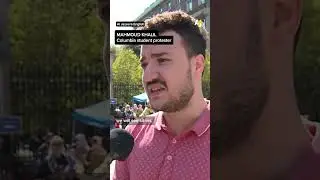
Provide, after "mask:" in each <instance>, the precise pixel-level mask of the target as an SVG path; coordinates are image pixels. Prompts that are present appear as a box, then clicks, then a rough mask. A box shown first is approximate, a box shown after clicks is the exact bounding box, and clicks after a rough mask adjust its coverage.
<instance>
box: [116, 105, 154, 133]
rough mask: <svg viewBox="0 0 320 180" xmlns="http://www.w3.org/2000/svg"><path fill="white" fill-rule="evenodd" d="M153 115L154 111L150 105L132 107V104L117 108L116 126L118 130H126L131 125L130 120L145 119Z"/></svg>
mask: <svg viewBox="0 0 320 180" xmlns="http://www.w3.org/2000/svg"><path fill="white" fill-rule="evenodd" d="M153 113H154V110H153V109H152V108H151V106H150V104H149V103H147V104H146V105H145V106H144V105H142V104H132V106H130V104H125V105H124V106H117V107H116V108H115V119H116V122H115V123H116V125H115V126H116V128H119V127H121V128H125V127H126V126H127V125H128V124H129V123H130V120H133V119H136V118H143V117H146V116H148V115H150V114H153Z"/></svg>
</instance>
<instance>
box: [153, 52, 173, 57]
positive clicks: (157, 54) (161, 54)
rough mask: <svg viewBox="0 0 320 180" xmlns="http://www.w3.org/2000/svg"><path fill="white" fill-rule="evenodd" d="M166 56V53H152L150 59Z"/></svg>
mask: <svg viewBox="0 0 320 180" xmlns="http://www.w3.org/2000/svg"><path fill="white" fill-rule="evenodd" d="M168 54H169V53H167V52H161V53H153V54H151V57H152V58H155V57H160V56H163V55H168Z"/></svg>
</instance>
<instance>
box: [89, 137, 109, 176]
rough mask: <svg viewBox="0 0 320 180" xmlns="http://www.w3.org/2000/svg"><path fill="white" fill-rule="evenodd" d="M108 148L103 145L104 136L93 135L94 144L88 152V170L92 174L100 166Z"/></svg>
mask: <svg viewBox="0 0 320 180" xmlns="http://www.w3.org/2000/svg"><path fill="white" fill-rule="evenodd" d="M106 154H107V152H106V150H105V149H104V148H103V146H102V137H100V136H93V137H92V145H91V148H90V151H89V153H88V158H87V159H88V166H87V169H86V172H87V173H89V174H92V173H93V171H94V170H95V169H96V168H98V167H99V166H100V165H101V164H102V163H103V161H104V159H105V157H106Z"/></svg>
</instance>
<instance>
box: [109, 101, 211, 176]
mask: <svg viewBox="0 0 320 180" xmlns="http://www.w3.org/2000/svg"><path fill="white" fill-rule="evenodd" d="M152 116H153V118H154V119H155V120H156V123H154V124H152V125H129V126H127V130H128V131H129V132H130V133H131V134H132V135H133V137H134V139H135V146H134V148H133V150H132V152H131V154H130V156H129V157H128V159H127V160H126V161H116V164H115V172H114V176H113V178H112V179H113V180H192V179H195V180H208V179H210V107H209V106H208V107H207V108H206V109H205V110H204V111H203V113H202V114H201V116H200V117H199V119H198V120H197V121H196V123H195V124H194V126H193V127H192V128H191V130H190V131H188V132H186V133H183V134H182V135H180V136H177V137H173V136H172V135H170V133H168V131H167V127H166V126H165V124H164V123H163V118H162V117H163V112H158V113H155V114H153V115H152Z"/></svg>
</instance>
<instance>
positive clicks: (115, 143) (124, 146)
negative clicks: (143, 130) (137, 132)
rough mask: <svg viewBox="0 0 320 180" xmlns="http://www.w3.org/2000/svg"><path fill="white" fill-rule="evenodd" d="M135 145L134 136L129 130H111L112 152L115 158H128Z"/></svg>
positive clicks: (121, 159) (122, 159) (120, 159)
mask: <svg viewBox="0 0 320 180" xmlns="http://www.w3.org/2000/svg"><path fill="white" fill-rule="evenodd" d="M133 146H134V138H133V136H132V135H131V134H130V133H129V132H128V131H126V130H123V129H120V128H115V129H112V130H111V131H110V154H111V156H112V157H113V160H119V161H124V160H126V159H127V158H128V156H129V154H130V153H131V151H132V149H133Z"/></svg>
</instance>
